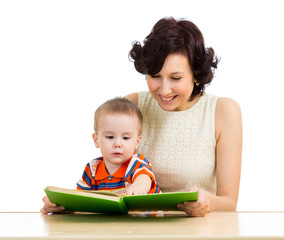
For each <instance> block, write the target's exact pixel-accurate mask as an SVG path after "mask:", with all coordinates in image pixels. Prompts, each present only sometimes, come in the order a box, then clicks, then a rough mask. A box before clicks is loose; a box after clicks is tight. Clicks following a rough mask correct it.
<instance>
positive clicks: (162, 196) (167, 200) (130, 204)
mask: <svg viewBox="0 0 284 240" xmlns="http://www.w3.org/2000/svg"><path fill="white" fill-rule="evenodd" d="M44 191H45V193H46V195H47V197H48V198H49V200H50V201H51V202H52V203H55V204H57V205H60V206H64V207H65V211H76V212H96V213H119V214H127V212H128V211H159V210H161V211H179V209H178V208H177V204H178V203H182V202H186V201H197V199H198V192H177V193H157V194H147V195H131V196H123V197H120V196H119V195H118V194H115V193H112V192H108V191H81V190H71V189H63V188H57V187H51V186H49V187H46V188H45V189H44Z"/></svg>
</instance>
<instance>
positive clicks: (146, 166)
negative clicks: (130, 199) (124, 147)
mask: <svg viewBox="0 0 284 240" xmlns="http://www.w3.org/2000/svg"><path fill="white" fill-rule="evenodd" d="M141 174H146V175H148V176H149V177H150V178H151V179H152V185H151V188H150V190H149V192H148V193H159V192H160V188H159V185H158V184H157V182H156V179H155V176H154V173H153V167H152V165H151V164H150V163H149V161H148V160H147V159H146V158H145V157H144V156H143V154H134V155H133V156H132V157H131V158H130V159H129V160H128V161H127V162H125V163H124V164H122V166H121V167H120V168H119V169H118V170H117V171H116V172H115V173H114V174H113V175H109V174H108V172H107V170H106V166H105V161H104V159H103V157H99V158H96V159H93V160H92V161H90V162H89V163H88V164H87V165H86V167H85V170H84V172H83V175H82V178H81V179H80V180H79V181H78V182H77V190H107V191H113V192H115V193H117V194H119V195H125V194H126V188H127V186H128V185H129V184H132V183H133V182H134V181H135V179H136V178H137V177H138V176H139V175H141Z"/></svg>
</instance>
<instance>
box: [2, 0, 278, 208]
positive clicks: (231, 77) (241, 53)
mask: <svg viewBox="0 0 284 240" xmlns="http://www.w3.org/2000/svg"><path fill="white" fill-rule="evenodd" d="M165 16H173V17H175V18H181V17H184V18H187V19H189V20H192V21H193V22H194V23H196V25H197V26H198V27H199V28H200V29H201V31H202V32H203V34H204V37H205V40H206V46H212V47H213V48H214V50H215V52H216V53H217V55H218V56H219V57H221V62H220V64H219V67H218V70H217V72H216V78H215V79H214V80H213V82H212V84H211V85H210V86H209V87H208V88H207V91H208V92H210V93H212V94H215V95H218V96H224V97H231V98H233V99H235V100H236V101H237V102H238V103H239V104H240V106H241V108H242V114H243V127H244V147H243V162H242V177H241V186H240V197H239V205H238V210H282V211H283V210H284V206H283V202H284V192H283V183H284V174H283V166H284V164H283V161H284V156H283V147H284V140H283V136H284V127H283V122H284V117H283V116H284V115H283V106H282V104H283V95H282V91H283V90H282V88H283V86H284V79H283V69H284V68H283V63H284V60H283V58H284V50H283V43H284V32H283V23H284V15H283V7H282V4H281V1H280V0H279V1H277V0H269V1H268V0H267V1H261V0H256V1H253V0H243V1H241V0H238V1H227V0H224V1H221V0H220V1H218V0H215V1H212V0H211V1H202V0H201V1H196V0H194V1H190V0H185V1H179V0H176V1H165V0H161V1H158V0H155V1H152V0H149V1H145V0H144V1H134V0H123V1H117V0H112V1H72V0H68V1H61V0H56V1H22V0H21V1H8V0H7V1H5V0H4V1H0V184H1V185H0V211H39V209H40V208H41V207H42V201H41V199H42V197H43V195H44V192H43V189H44V187H45V186H46V185H56V186H59V187H65V188H75V187H76V185H75V184H76V182H77V180H78V179H79V178H80V177H81V174H82V171H83V169H84V166H85V164H86V163H87V162H88V161H90V160H91V159H92V158H94V157H97V156H99V155H100V153H99V151H98V150H97V149H95V147H94V145H93V142H92V138H91V134H92V131H93V113H94V111H95V109H96V108H97V107H98V105H100V104H101V103H102V102H104V101H105V100H107V99H109V98H112V97H114V96H124V95H126V94H128V93H131V92H135V91H141V90H146V89H147V86H146V82H145V80H144V77H143V76H142V75H140V74H138V73H137V72H136V71H135V70H134V67H133V63H131V62H130V61H129V60H128V52H129V50H130V48H131V43H132V42H133V41H135V40H138V41H140V42H142V41H143V40H144V38H145V36H146V35H148V34H149V33H150V30H151V28H152V27H153V25H154V24H155V23H156V22H157V21H158V20H159V19H160V18H162V17H165Z"/></svg>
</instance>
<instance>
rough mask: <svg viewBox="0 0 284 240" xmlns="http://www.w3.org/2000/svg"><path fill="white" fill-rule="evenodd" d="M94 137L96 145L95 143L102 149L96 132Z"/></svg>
mask: <svg viewBox="0 0 284 240" xmlns="http://www.w3.org/2000/svg"><path fill="white" fill-rule="evenodd" d="M92 137H93V140H94V143H95V146H96V148H100V145H99V139H98V135H97V133H96V132H94V133H93V135H92Z"/></svg>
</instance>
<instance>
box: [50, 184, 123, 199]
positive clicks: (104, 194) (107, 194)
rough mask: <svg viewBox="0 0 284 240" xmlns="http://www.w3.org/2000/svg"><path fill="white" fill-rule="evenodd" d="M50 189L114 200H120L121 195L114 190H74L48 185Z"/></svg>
mask: <svg viewBox="0 0 284 240" xmlns="http://www.w3.org/2000/svg"><path fill="white" fill-rule="evenodd" d="M46 188H48V190H50V191H53V192H60V193H67V194H74V195H81V196H86V197H95V198H101V199H107V200H113V201H119V199H120V196H119V195H118V194H117V193H115V192H112V191H89V190H75V189H74V190H73V189H66V188H59V187H54V186H47V187H46Z"/></svg>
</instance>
